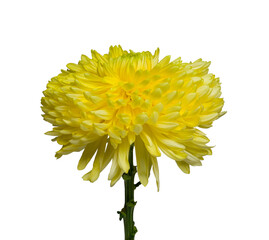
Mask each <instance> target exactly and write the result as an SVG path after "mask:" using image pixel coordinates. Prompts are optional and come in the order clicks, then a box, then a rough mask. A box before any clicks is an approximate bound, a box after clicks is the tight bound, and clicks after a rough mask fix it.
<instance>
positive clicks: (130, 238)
mask: <svg viewBox="0 0 269 240" xmlns="http://www.w3.org/2000/svg"><path fill="white" fill-rule="evenodd" d="M133 148H134V145H133V144H132V145H131V146H130V150H129V164H130V170H129V172H128V173H127V174H126V173H124V174H123V176H122V178H123V179H124V187H125V204H124V208H123V209H122V210H121V211H120V212H118V213H119V215H120V220H121V219H123V222H124V233H125V240H134V239H135V234H136V232H137V229H136V227H135V225H134V220H133V214H134V207H135V204H136V202H135V201H134V190H135V188H136V186H135V184H134V177H135V174H136V167H135V166H134V165H133Z"/></svg>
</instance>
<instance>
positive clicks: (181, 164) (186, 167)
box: [176, 161, 190, 174]
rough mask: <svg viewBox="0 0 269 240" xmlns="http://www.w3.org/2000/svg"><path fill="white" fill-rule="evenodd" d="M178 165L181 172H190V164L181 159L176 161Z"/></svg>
mask: <svg viewBox="0 0 269 240" xmlns="http://www.w3.org/2000/svg"><path fill="white" fill-rule="evenodd" d="M176 164H177V165H178V167H179V168H180V169H181V170H182V172H184V173H187V174H189V173H190V165H189V164H188V163H186V162H183V161H176Z"/></svg>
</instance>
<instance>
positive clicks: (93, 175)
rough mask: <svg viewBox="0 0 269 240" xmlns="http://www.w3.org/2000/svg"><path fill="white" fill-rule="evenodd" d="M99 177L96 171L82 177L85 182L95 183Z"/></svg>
mask: <svg viewBox="0 0 269 240" xmlns="http://www.w3.org/2000/svg"><path fill="white" fill-rule="evenodd" d="M98 177H99V174H98V173H97V172H94V171H90V172H88V173H86V174H85V175H84V176H83V177H82V179H83V180H84V181H90V182H92V183H93V182H95V181H96V180H97V179H98Z"/></svg>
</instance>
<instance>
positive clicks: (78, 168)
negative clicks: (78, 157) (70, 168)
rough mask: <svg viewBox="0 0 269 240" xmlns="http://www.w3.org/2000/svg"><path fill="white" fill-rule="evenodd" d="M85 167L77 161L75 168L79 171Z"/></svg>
mask: <svg viewBox="0 0 269 240" xmlns="http://www.w3.org/2000/svg"><path fill="white" fill-rule="evenodd" d="M85 167H86V166H84V165H82V164H80V163H78V165H77V170H80V171H81V170H83V169H85Z"/></svg>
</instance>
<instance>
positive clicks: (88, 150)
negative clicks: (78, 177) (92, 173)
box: [77, 139, 100, 170]
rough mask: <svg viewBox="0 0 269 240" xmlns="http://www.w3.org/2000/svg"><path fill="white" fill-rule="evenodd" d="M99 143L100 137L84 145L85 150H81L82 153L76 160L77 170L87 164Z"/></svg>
mask: <svg viewBox="0 0 269 240" xmlns="http://www.w3.org/2000/svg"><path fill="white" fill-rule="evenodd" d="M99 144H100V139H99V140H98V141H95V142H92V143H89V144H88V145H87V146H86V147H85V150H84V151H83V154H82V156H81V158H80V160H79V162H78V167H77V168H78V170H83V169H84V168H85V167H86V166H87V164H88V163H89V162H90V160H91V158H92V157H93V155H94V154H95V152H96V150H97V148H98V146H99Z"/></svg>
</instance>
